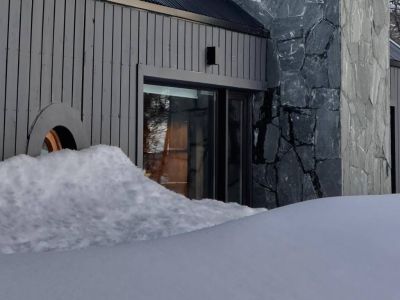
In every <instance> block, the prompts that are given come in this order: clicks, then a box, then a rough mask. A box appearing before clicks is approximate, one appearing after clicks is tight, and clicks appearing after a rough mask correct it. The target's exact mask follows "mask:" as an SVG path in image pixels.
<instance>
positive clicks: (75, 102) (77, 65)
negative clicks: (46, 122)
mask: <svg viewBox="0 0 400 300" xmlns="http://www.w3.org/2000/svg"><path fill="white" fill-rule="evenodd" d="M88 18H89V20H90V18H91V21H92V23H93V16H92V12H90V13H88ZM88 34H89V35H91V37H92V38H93V32H90V33H88ZM84 38H85V1H82V0H76V8H75V33H74V55H73V58H74V61H73V74H74V76H73V85H72V86H73V89H72V107H73V108H75V109H76V110H79V111H82V88H83V87H82V81H83V54H84V43H85V41H84ZM90 85H91V83H90ZM82 114H83V113H82Z"/></svg>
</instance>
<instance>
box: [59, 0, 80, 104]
mask: <svg viewBox="0 0 400 300" xmlns="http://www.w3.org/2000/svg"><path fill="white" fill-rule="evenodd" d="M66 10H67V0H64V20H63V21H64V26H63V46H62V47H61V48H62V52H63V53H62V55H61V58H62V64H61V99H60V101H61V102H62V103H63V102H64V67H65V18H66V16H67V12H66ZM54 18H55V16H54ZM54 22H56V20H54ZM74 28H75V12H74ZM74 34H75V32H74ZM74 46H75V40H74V39H73V47H72V48H75V47H74ZM73 51H74V49H72V53H73ZM72 57H73V54H72ZM72 65H73V63H72ZM72 68H73V67H72ZM73 74H74V72H73V71H72V76H74V75H73ZM73 84H74V80H72V93H71V95H73ZM72 97H73V96H72ZM72 97H71V106H72Z"/></svg>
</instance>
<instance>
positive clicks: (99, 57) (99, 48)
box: [92, 2, 104, 145]
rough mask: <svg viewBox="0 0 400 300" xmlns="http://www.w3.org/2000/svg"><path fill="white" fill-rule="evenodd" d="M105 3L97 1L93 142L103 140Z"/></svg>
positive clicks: (98, 142)
mask: <svg viewBox="0 0 400 300" xmlns="http://www.w3.org/2000/svg"><path fill="white" fill-rule="evenodd" d="M103 35H104V3H103V2H95V23H94V61H93V63H94V65H93V106H92V118H93V120H92V124H93V126H92V144H94V145H96V144H100V142H101V113H102V111H101V106H102V102H103V44H104V41H103Z"/></svg>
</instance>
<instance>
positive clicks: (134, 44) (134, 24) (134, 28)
mask: <svg viewBox="0 0 400 300" xmlns="http://www.w3.org/2000/svg"><path fill="white" fill-rule="evenodd" d="M138 42H139V13H138V11H137V10H132V12H131V40H130V47H131V56H130V68H129V82H130V84H129V132H128V136H129V139H128V153H129V158H130V159H131V160H132V161H133V162H135V160H136V134H137V133H136V125H137V124H136V120H137V118H136V106H137V102H136V99H137V80H136V79H137V63H138V59H139V56H138V52H137V51H138V49H139V48H140V47H138Z"/></svg>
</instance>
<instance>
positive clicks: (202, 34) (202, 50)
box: [199, 25, 206, 72]
mask: <svg viewBox="0 0 400 300" xmlns="http://www.w3.org/2000/svg"><path fill="white" fill-rule="evenodd" d="M199 71H200V72H205V71H206V26H204V25H200V27H199Z"/></svg>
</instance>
